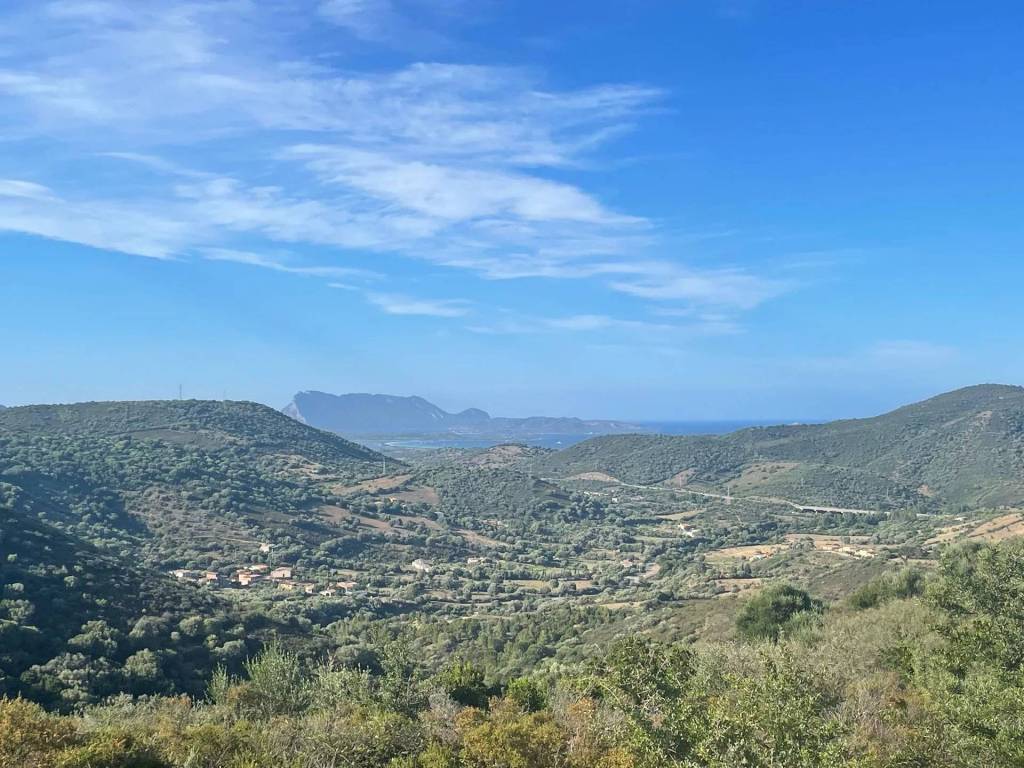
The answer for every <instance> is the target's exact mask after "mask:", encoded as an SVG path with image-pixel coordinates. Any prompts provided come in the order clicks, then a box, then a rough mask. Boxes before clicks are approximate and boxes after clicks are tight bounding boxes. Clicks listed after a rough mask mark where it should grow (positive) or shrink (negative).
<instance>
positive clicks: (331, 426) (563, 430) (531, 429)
mask: <svg viewBox="0 0 1024 768" xmlns="http://www.w3.org/2000/svg"><path fill="white" fill-rule="evenodd" d="M283 412H284V413H286V414H287V415H289V416H291V417H292V418H293V419H297V420H298V421H301V422H303V423H304V424H309V425H310V426H314V427H317V428H319V429H326V430H329V431H331V432H337V433H339V434H343V435H384V434H391V435H399V434H406V435H408V434H432V435H436V434H443V433H454V434H461V435H488V436H491V435H494V436H503V437H507V438H516V437H529V436H531V435H558V434H573V435H585V434H594V435H600V434H617V433H618V434H621V433H624V432H643V431H645V430H644V429H643V428H642V427H639V426H637V425H635V424H628V423H625V422H619V421H596V420H585V419H576V418H549V417H544V416H533V417H529V418H522V419H513V418H502V417H492V416H491V415H490V414H488V413H487V412H486V411H481V410H480V409H479V408H469V409H467V410H465V411H460V412H459V413H448V412H447V411H444V410H442V409H441V408H438V407H437V406H436V405H434V404H433V403H431V402H428V401H427V400H424V399H423V398H422V397H397V396H395V395H369V394H348V395H330V394H327V393H325V392H299V393H298V394H297V395H295V397H294V398H293V399H292V401H291V402H290V403H289V404H288V405H287V406H285V407H284V409H283Z"/></svg>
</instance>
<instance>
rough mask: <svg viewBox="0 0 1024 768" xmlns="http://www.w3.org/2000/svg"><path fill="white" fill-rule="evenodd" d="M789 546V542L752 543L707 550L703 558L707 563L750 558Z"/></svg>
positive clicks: (763, 555) (768, 554) (773, 553)
mask: <svg viewBox="0 0 1024 768" xmlns="http://www.w3.org/2000/svg"><path fill="white" fill-rule="evenodd" d="M789 548H790V545H789V544H753V545H750V546H746V547H725V548H724V549H716V550H714V551H712V552H708V553H707V555H705V556H704V559H705V560H707V561H708V562H709V563H720V562H726V561H729V560H751V559H758V560H759V559H761V558H764V557H771V556H772V555H775V554H778V553H779V552H782V551H784V550H787V549H789Z"/></svg>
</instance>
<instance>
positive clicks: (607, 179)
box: [0, 0, 1024, 419]
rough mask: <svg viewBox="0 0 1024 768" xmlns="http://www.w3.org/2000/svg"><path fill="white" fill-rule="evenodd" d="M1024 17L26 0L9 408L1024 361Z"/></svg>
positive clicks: (601, 402) (491, 389)
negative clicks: (1023, 37) (1023, 42)
mask: <svg viewBox="0 0 1024 768" xmlns="http://www.w3.org/2000/svg"><path fill="white" fill-rule="evenodd" d="M982 11H983V12H982ZM1022 24H1024V7H1022V6H1021V5H1020V4H1019V3H1015V2H990V3H985V4H984V6H983V8H977V7H971V8H968V7H967V6H965V5H964V4H963V3H960V2H943V1H942V0H938V1H936V0H930V1H928V2H924V1H923V0H906V1H905V2H897V3H893V2H883V1H882V0H878V1H875V0H849V1H848V2H847V1H844V0H834V1H833V0H814V1H813V2H812V1H811V0H805V1H803V2H800V1H798V0H793V1H792V2H784V1H782V0H778V1H776V2H772V1H770V0H760V1H758V0H675V1H674V2H667V1H666V2H653V1H651V2H643V1H642V0H641V1H638V2H633V3H622V2H610V1H609V2H604V1H603V0H588V2H586V3H584V2H563V3H552V2H550V0H549V1H548V2H533V1H532V0H520V1H517V2H497V0H475V1H473V2H470V0H435V1H433V2H427V0H323V2H298V1H296V2H287V3H286V2H274V1H273V0H271V1H269V2H267V1H262V2H256V1H255V0H253V1H252V2H246V1H245V0H227V1H226V2H194V3H185V2H178V3H163V2H127V1H126V2H104V1H102V0H74V1H70V2H50V3H47V2H25V3H18V2H7V3H4V4H3V6H2V10H0V142H2V144H0V270H2V271H0V308H2V313H3V322H2V323H0V345H2V349H3V350H4V354H3V359H4V366H3V370H2V372H0V403H6V404H9V405H10V404H21V403H28V402H59V401H77V400H87V399H121V398H158V397H172V396H175V395H176V394H177V389H178V385H179V384H181V385H182V386H183V388H184V391H185V394H186V395H187V396H193V397H214V398H219V397H225V396H226V397H230V398H234V399H253V400H258V401H262V402H266V403H269V404H272V405H275V406H280V405H283V404H284V403H285V402H287V401H288V399H289V398H290V396H291V394H292V393H293V392H295V391H297V390H302V389H321V390H326V391H331V392H347V391H373V392H389V393H395V394H414V393H415V394H421V395H423V396H426V397H428V398H430V399H432V400H434V401H436V402H437V403H438V404H440V405H442V406H444V407H447V408H450V409H460V408H464V407H469V406H478V407H482V408H485V409H488V410H490V411H491V412H493V413H496V414H505V415H525V414H527V413H531V414H532V413H537V414H573V415H581V416H591V417H621V418H634V419H636V418H649V419H658V418H662V419H700V418H707V419H722V418H808V419H810V418H817V419H821V418H832V417H839V416H855V415H868V414H871V413H875V412H878V411H880V410H884V409H886V408H889V407H891V406H895V405H898V404H900V403H903V402H907V401H910V400H913V399H917V398H919V397H923V396H927V395H930V394H934V393H937V392H939V391H942V390H945V389H950V388H953V387H956V386H962V385H966V384H972V383H979V382H984V381H999V382H1005V383H1022V382H1024V358H1022V356H1021V355H1020V349H1021V346H1022V343H1024V302H1022V301H1021V299H1020V296H1021V288H1020V286H1021V285H1024V266H1022V259H1021V247H1022V243H1024V215H1022V211H1024V184H1022V183H1021V172H1022V169H1024V141H1022V140H1021V136H1022V135H1024V53H1022V50H1021V46H1020V37H1019V31H1020V29H1021V28H1022Z"/></svg>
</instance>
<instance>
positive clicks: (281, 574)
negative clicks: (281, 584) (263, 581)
mask: <svg viewBox="0 0 1024 768" xmlns="http://www.w3.org/2000/svg"><path fill="white" fill-rule="evenodd" d="M291 577H292V569H291V566H281V567H280V568H275V569H274V570H272V571H271V572H270V578H272V579H290V578H291Z"/></svg>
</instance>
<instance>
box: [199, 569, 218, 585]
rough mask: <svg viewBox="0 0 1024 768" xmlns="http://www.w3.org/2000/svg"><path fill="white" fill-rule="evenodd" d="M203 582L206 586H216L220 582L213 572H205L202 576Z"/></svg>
mask: <svg viewBox="0 0 1024 768" xmlns="http://www.w3.org/2000/svg"><path fill="white" fill-rule="evenodd" d="M203 581H205V582H206V583H207V584H216V583H217V582H218V581H220V576H218V575H217V574H216V572H215V571H207V572H206V573H204V574H203Z"/></svg>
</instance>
